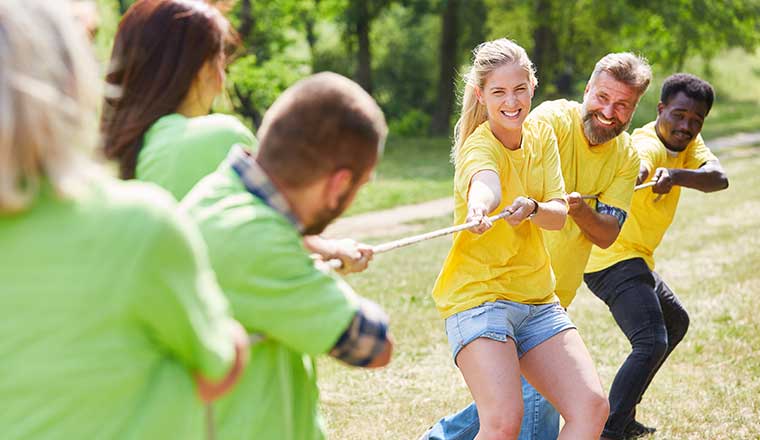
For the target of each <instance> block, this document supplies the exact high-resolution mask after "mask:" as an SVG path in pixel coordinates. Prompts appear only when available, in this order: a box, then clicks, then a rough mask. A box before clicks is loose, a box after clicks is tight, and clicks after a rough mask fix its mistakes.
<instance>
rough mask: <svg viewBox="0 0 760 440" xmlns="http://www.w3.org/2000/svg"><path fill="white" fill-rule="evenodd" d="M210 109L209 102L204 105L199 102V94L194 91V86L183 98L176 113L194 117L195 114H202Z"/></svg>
mask: <svg viewBox="0 0 760 440" xmlns="http://www.w3.org/2000/svg"><path fill="white" fill-rule="evenodd" d="M210 110H211V104H209V105H204V104H203V103H201V99H200V96H199V94H198V93H197V92H196V89H195V87H193V88H191V89H190V90H189V91H188V92H187V95H186V96H185V99H183V100H182V102H181V103H180V104H179V107H177V113H179V114H181V115H182V116H184V117H186V118H195V117H197V116H204V115H207V114H208V113H209V111H210Z"/></svg>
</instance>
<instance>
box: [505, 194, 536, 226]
mask: <svg viewBox="0 0 760 440" xmlns="http://www.w3.org/2000/svg"><path fill="white" fill-rule="evenodd" d="M537 203H538V202H536V201H535V200H531V199H529V198H527V197H523V196H519V197H517V198H516V199H515V200H514V201H513V202H512V204H511V205H509V206H508V207H506V208H504V211H508V212H511V215H509V216H507V217H506V218H505V219H504V220H506V221H507V222H508V223H509V224H510V225H512V226H517V225H519V224H520V223H522V222H523V220H525V219H526V218H528V216H529V215H530V214H531V213H533V212H534V211H535V210H537V208H538V205H537Z"/></svg>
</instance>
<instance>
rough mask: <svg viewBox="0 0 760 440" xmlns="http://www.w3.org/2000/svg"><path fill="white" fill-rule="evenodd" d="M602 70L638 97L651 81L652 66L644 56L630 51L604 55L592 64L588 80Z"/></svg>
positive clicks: (590, 81)
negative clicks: (592, 67)
mask: <svg viewBox="0 0 760 440" xmlns="http://www.w3.org/2000/svg"><path fill="white" fill-rule="evenodd" d="M602 72H607V73H608V74H609V75H611V76H612V77H613V78H614V79H615V80H616V81H620V82H622V83H623V84H626V85H627V86H629V87H631V88H633V89H634V90H635V91H636V93H637V94H638V95H639V98H641V96H642V95H643V94H644V92H646V91H647V88H648V87H649V82H650V81H652V68H651V67H649V62H647V60H646V58H644V57H641V56H639V55H636V54H633V53H631V52H620V53H610V54H607V55H605V56H604V57H603V58H602V59H601V60H599V61H598V62H597V63H596V66H594V71H593V72H592V73H591V78H589V80H588V82H589V83H592V82H593V81H594V79H596V77H597V76H599V74H600V73H602Z"/></svg>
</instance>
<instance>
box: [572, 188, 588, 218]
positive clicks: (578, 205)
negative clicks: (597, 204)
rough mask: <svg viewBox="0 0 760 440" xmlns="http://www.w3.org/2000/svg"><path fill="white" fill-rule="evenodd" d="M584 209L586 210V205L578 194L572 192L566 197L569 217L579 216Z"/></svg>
mask: <svg viewBox="0 0 760 440" xmlns="http://www.w3.org/2000/svg"><path fill="white" fill-rule="evenodd" d="M585 208H588V205H587V204H586V202H585V201H584V200H583V196H581V194H580V193H579V192H575V191H574V192H571V193H570V194H568V195H567V214H568V215H569V216H571V217H572V216H575V215H577V214H580V213H582V212H583V210H584V209H585Z"/></svg>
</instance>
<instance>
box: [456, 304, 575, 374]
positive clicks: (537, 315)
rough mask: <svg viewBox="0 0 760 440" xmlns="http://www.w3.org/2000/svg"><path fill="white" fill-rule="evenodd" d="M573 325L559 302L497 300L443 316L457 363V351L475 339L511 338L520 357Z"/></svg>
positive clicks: (573, 326)
mask: <svg viewBox="0 0 760 440" xmlns="http://www.w3.org/2000/svg"><path fill="white" fill-rule="evenodd" d="M571 328H575V325H574V324H573V322H572V321H571V320H570V317H569V316H568V315H567V312H566V311H565V309H563V308H562V306H561V305H560V304H559V303H551V304H537V305H531V304H521V303H516V302H512V301H505V300H498V301H491V302H486V303H483V304H481V305H479V306H477V307H473V308H471V309H469V310H465V311H463V312H459V313H457V314H455V315H451V316H449V317H448V318H446V335H447V336H448V338H449V346H450V347H451V354H452V356H453V357H454V362H455V363H456V359H457V354H459V350H461V349H462V347H464V346H465V345H467V344H469V343H470V342H472V341H474V340H475V339H477V338H489V339H493V340H495V341H501V342H506V340H507V338H511V339H512V340H513V341H514V342H515V345H516V346H517V356H518V357H522V356H523V355H524V354H525V353H527V352H528V351H529V350H531V349H533V348H535V347H536V346H538V345H539V344H541V343H542V342H544V341H546V340H547V339H549V338H551V337H552V336H554V335H556V334H558V333H561V332H563V331H565V330H568V329H571Z"/></svg>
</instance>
